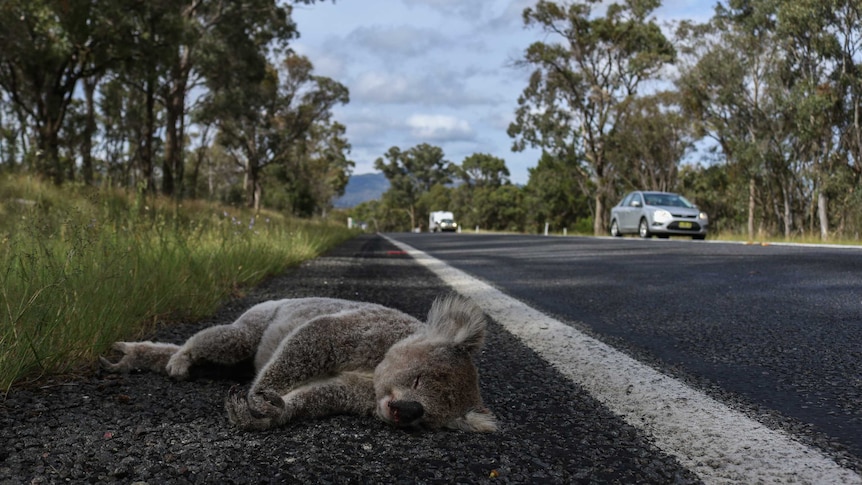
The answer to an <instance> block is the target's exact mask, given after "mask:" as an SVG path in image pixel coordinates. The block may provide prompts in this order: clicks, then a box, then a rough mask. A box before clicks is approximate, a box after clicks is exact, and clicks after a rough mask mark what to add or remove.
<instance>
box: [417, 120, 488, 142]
mask: <svg viewBox="0 0 862 485" xmlns="http://www.w3.org/2000/svg"><path fill="white" fill-rule="evenodd" d="M407 126H408V127H409V128H410V132H411V134H412V135H413V136H414V137H416V138H418V139H421V140H425V141H434V142H444V141H466V140H472V139H473V138H474V137H475V133H474V132H473V129H472V128H471V127H470V123H468V122H467V121H466V120H462V119H459V118H456V117H454V116H448V115H429V114H415V115H411V116H410V117H409V118H407Z"/></svg>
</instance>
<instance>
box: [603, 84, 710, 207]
mask: <svg viewBox="0 0 862 485" xmlns="http://www.w3.org/2000/svg"><path fill="white" fill-rule="evenodd" d="M694 137H695V133H694V130H693V127H692V124H691V122H690V121H689V119H688V118H687V117H686V116H685V115H684V114H683V113H682V110H681V109H680V106H679V99H678V93H677V92H675V91H663V92H658V93H655V94H652V95H648V96H640V97H637V98H634V99H632V100H630V101H629V102H628V103H626V105H625V107H624V110H623V111H622V113H621V116H620V121H619V123H618V126H617V130H616V131H615V132H614V134H613V136H611V137H610V138H611V143H610V153H612V154H613V155H612V156H613V158H614V159H616V160H618V162H617V163H618V170H619V172H618V173H619V175H618V182H619V184H620V186H619V187H617V188H618V191H624V190H630V189H634V188H642V189H648V190H662V191H672V190H675V188H676V185H677V174H678V172H679V165H680V162H681V161H682V160H683V159H684V158H685V157H686V155H687V154H689V153H690V152H691V150H692V148H693V144H694V141H695V138H694Z"/></svg>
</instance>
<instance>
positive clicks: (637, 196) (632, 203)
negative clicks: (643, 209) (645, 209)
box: [629, 194, 643, 205]
mask: <svg viewBox="0 0 862 485" xmlns="http://www.w3.org/2000/svg"><path fill="white" fill-rule="evenodd" d="M632 195H633V196H634V197H632V200H631V201H630V202H629V205H634V204H635V202H641V205H643V203H642V201H641V194H632Z"/></svg>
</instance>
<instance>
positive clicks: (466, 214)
mask: <svg viewBox="0 0 862 485" xmlns="http://www.w3.org/2000/svg"><path fill="white" fill-rule="evenodd" d="M456 171H457V173H458V175H459V177H460V178H461V180H462V181H463V183H462V184H461V185H459V186H458V187H457V189H456V192H457V193H456V198H457V200H458V202H457V207H459V208H460V212H459V214H457V217H458V219H459V220H460V221H461V222H462V223H463V224H466V225H467V227H472V226H474V225H478V226H480V227H481V228H484V229H507V228H509V226H510V225H517V224H518V221H517V220H515V221H512V222H513V224H509V221H506V220H505V219H506V217H507V215H512V216H513V218H514V219H517V217H514V215H513V214H510V213H509V212H508V211H507V210H506V209H507V208H509V207H508V206H511V205H512V204H518V205H520V203H519V202H520V201H519V200H517V199H516V196H515V193H516V192H518V191H517V190H516V191H515V192H512V191H511V190H510V188H509V187H508V186H509V185H510V183H509V169H508V168H507V167H506V161H505V160H503V159H502V158H499V157H495V156H493V155H490V154H487V153H474V154H472V155H470V156H468V157H466V158H465V159H464V161H462V162H461V165H460V167H457V169H456ZM504 187H505V188H504Z"/></svg>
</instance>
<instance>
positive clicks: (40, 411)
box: [0, 235, 699, 484]
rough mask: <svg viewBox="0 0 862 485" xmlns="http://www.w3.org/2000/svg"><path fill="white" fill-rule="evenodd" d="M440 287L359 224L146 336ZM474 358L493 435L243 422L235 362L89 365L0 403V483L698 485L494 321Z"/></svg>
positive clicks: (240, 377)
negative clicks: (171, 366)
mask: <svg viewBox="0 0 862 485" xmlns="http://www.w3.org/2000/svg"><path fill="white" fill-rule="evenodd" d="M448 240H449V241H451V242H453V243H454V242H456V239H455V238H450V239H448ZM417 241H418V240H417ZM440 241H442V239H438V240H437V242H440ZM464 241H466V238H465V239H464ZM475 242H479V240H478V239H477V240H476V241H475ZM500 245H501V246H503V247H505V246H507V245H508V243H505V242H503V243H500ZM453 249H455V248H453ZM455 251H456V252H457V251H458V250H457V249H455ZM512 274H516V273H512ZM448 291H450V288H448V287H447V286H446V285H445V284H444V283H443V281H442V280H440V279H439V278H437V277H436V276H435V275H434V274H432V273H431V272H430V271H429V270H427V269H425V268H424V267H423V266H422V265H420V264H419V263H417V262H416V260H414V259H413V258H411V257H410V256H409V255H407V254H405V253H404V252H403V251H401V250H399V249H398V248H397V247H395V246H393V245H392V244H390V243H388V242H386V241H385V240H384V239H383V238H381V237H379V236H376V235H366V236H361V237H358V238H355V239H353V240H351V241H348V242H347V243H345V244H344V245H342V246H340V247H339V248H336V249H335V250H334V251H332V252H330V253H329V254H327V255H325V256H323V257H321V258H318V259H316V260H314V261H310V262H308V263H306V264H303V265H302V266H300V267H298V268H294V269H291V270H289V271H287V272H286V273H284V274H282V275H279V276H277V277H273V278H271V279H270V280H269V281H267V282H266V283H265V284H263V285H261V286H260V287H258V288H255V289H252V290H250V291H248V293H247V294H246V295H245V296H244V297H243V298H240V299H237V300H234V301H231V302H227V303H226V304H225V306H224V307H223V308H222V309H221V310H220V311H219V312H218V313H217V314H216V315H214V316H213V317H212V318H209V319H206V321H202V322H189V323H186V324H172V325H164V326H161V327H160V328H158V329H157V331H156V332H155V334H154V335H147V336H144V337H145V338H152V339H153V340H158V341H163V342H174V343H179V342H182V341H184V340H185V339H186V338H188V337H189V336H191V335H192V334H194V333H195V332H196V331H198V330H200V329H201V328H204V327H207V326H209V325H214V324H221V323H229V322H231V321H232V320H233V319H235V318H236V317H237V316H239V314H241V313H242V312H243V311H244V310H245V309H246V308H248V307H249V306H251V305H253V304H255V303H257V302H259V301H263V300H270V299H276V298H286V297H302V296H331V297H341V298H352V299H358V300H365V301H373V302H377V303H382V304H385V305H389V306H393V307H396V308H399V309H401V310H403V311H405V312H407V313H410V314H412V315H414V316H417V317H420V318H424V315H425V314H426V313H427V311H428V309H429V307H430V305H431V302H432V301H433V299H434V298H435V297H436V296H438V295H440V294H444V293H447V292H448ZM476 360H477V365H478V367H479V372H480V386H481V390H482V396H483V398H484V400H485V404H486V405H487V407H489V408H490V409H491V410H492V411H493V412H494V413H495V414H496V415H497V417H498V419H499V421H500V424H501V429H500V431H499V432H497V433H491V434H478V433H464V432H456V431H423V430H415V431H409V430H401V429H395V428H393V427H391V426H388V425H386V424H384V423H382V422H381V421H379V420H377V419H374V418H370V417H358V416H336V417H332V418H327V419H321V420H308V421H299V422H295V423H291V424H289V425H287V426H286V427H284V428H279V429H273V430H268V431H264V432H244V431H240V430H237V429H235V428H233V427H232V426H231V425H230V423H229V422H228V420H227V418H226V416H225V413H224V407H223V402H224V398H225V396H226V395H227V393H228V390H229V389H230V387H231V386H233V385H235V384H236V383H242V382H246V383H247V382H248V380H249V378H250V376H249V375H247V374H244V373H243V372H239V373H225V372H223V370H222V369H203V370H202V371H201V372H199V373H197V374H195V375H194V376H193V377H194V378H193V379H190V380H188V381H183V382H174V381H171V380H169V379H167V378H165V377H164V376H162V375H155V374H151V373H133V374H129V375H116V374H103V373H101V372H99V371H98V370H95V365H94V368H93V371H92V372H90V373H85V374H83V375H80V376H78V377H69V376H66V377H63V378H61V379H55V380H50V381H44V382H40V383H39V385H37V386H29V387H26V388H17V389H13V390H12V391H11V392H10V393H9V394H7V395H6V396H5V397H3V398H2V399H0V484H18V483H122V484H128V483H139V484H140V483H150V484H156V483H158V484H161V483H207V484H209V483H410V484H414V483H514V484H520V483H560V484H564V483H565V484H568V483H658V484H664V483H676V484H687V483H698V482H699V479H698V477H697V476H696V475H695V474H694V473H692V472H691V471H690V470H688V469H687V468H685V467H683V466H681V465H680V463H679V462H678V461H677V460H676V459H675V458H674V457H673V456H671V455H669V454H668V453H666V452H664V451H662V450H661V449H659V448H658V447H657V446H656V445H655V444H654V443H653V442H652V440H651V439H650V437H649V436H647V435H645V434H644V433H642V432H641V431H639V430H638V429H637V428H636V427H634V426H631V425H629V424H627V423H626V422H624V421H623V420H622V419H620V418H619V416H617V415H615V414H614V413H612V412H610V411H609V410H608V409H607V408H606V407H605V406H603V405H602V404H601V403H600V402H598V401H596V399H594V398H593V397H592V396H591V395H590V394H589V393H588V392H586V391H585V390H584V389H583V388H582V387H581V386H579V385H577V384H575V383H573V382H572V381H570V380H569V379H567V378H566V377H565V376H563V375H562V374H561V373H560V372H559V371H558V370H557V369H556V368H554V367H553V366H551V365H550V364H549V363H548V362H546V361H545V360H543V359H542V358H540V357H539V355H538V354H537V353H536V352H535V351H534V350H533V349H531V348H530V347H528V346H526V345H525V344H524V343H523V342H522V341H520V340H519V339H518V338H516V337H514V336H513V335H511V334H510V333H509V332H507V331H505V330H503V329H502V328H501V326H500V325H499V324H497V323H496V322H494V321H491V322H490V324H489V328H488V335H487V338H486V343H485V347H484V350H483V351H482V352H481V354H480V355H478V356H477V359H476ZM94 364H95V363H94Z"/></svg>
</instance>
